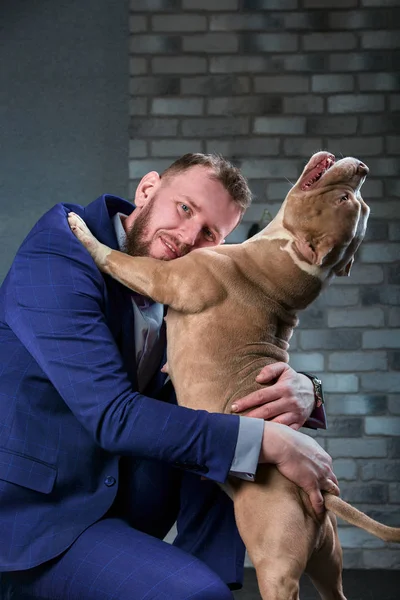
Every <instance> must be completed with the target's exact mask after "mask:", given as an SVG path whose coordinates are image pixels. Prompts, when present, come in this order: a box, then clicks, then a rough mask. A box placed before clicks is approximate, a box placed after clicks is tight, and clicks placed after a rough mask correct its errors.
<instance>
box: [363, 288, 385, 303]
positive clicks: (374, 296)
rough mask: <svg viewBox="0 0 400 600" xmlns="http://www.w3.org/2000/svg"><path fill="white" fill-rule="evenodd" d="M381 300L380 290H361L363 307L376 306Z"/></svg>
mask: <svg viewBox="0 0 400 600" xmlns="http://www.w3.org/2000/svg"><path fill="white" fill-rule="evenodd" d="M380 300H381V290H380V289H379V288H374V287H368V288H364V289H362V290H361V304H362V305H363V306H374V305H375V304H379V303H380Z"/></svg>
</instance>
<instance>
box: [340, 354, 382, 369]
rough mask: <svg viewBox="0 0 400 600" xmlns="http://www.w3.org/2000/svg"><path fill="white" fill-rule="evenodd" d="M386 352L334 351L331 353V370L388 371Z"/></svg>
mask: <svg viewBox="0 0 400 600" xmlns="http://www.w3.org/2000/svg"><path fill="white" fill-rule="evenodd" d="M387 367H388V359H387V354H386V352H383V351H381V352H332V354H330V355H329V360H328V368H329V370H330V371H370V370H375V371H386V370H387Z"/></svg>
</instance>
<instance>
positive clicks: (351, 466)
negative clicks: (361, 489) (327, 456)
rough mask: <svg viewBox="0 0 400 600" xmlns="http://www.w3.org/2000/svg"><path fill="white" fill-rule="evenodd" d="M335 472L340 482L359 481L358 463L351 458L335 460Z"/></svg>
mask: <svg viewBox="0 0 400 600" xmlns="http://www.w3.org/2000/svg"><path fill="white" fill-rule="evenodd" d="M333 471H334V473H335V475H336V477H337V478H338V479H339V481H345V480H349V481H352V480H354V479H357V463H356V461H355V460H353V459H351V458H337V459H336V460H334V461H333Z"/></svg>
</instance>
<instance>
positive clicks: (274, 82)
mask: <svg viewBox="0 0 400 600" xmlns="http://www.w3.org/2000/svg"><path fill="white" fill-rule="evenodd" d="M254 89H255V91H256V92H257V93H262V94H264V93H265V94H273V93H277V92H281V93H285V94H296V93H299V92H308V91H309V89H310V78H309V77H308V76H305V75H276V76H275V75H264V76H258V75H256V76H255V77H254Z"/></svg>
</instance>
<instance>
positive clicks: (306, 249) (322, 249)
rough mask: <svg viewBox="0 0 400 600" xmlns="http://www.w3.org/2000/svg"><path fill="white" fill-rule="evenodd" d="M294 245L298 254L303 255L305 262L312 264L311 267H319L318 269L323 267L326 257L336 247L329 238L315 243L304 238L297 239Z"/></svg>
mask: <svg viewBox="0 0 400 600" xmlns="http://www.w3.org/2000/svg"><path fill="white" fill-rule="evenodd" d="M294 243H295V246H296V249H297V251H298V253H299V254H301V256H302V257H303V258H304V260H306V261H307V262H308V263H310V265H317V266H318V267H321V266H322V264H323V262H324V260H325V258H326V256H327V255H328V254H329V252H331V250H332V249H333V248H334V245H335V244H334V242H333V241H332V239H331V238H330V237H328V236H326V237H325V238H323V239H322V240H318V241H316V242H315V243H313V242H312V241H310V240H305V239H304V238H302V239H301V238H297V239H296V240H295V242H294Z"/></svg>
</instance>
